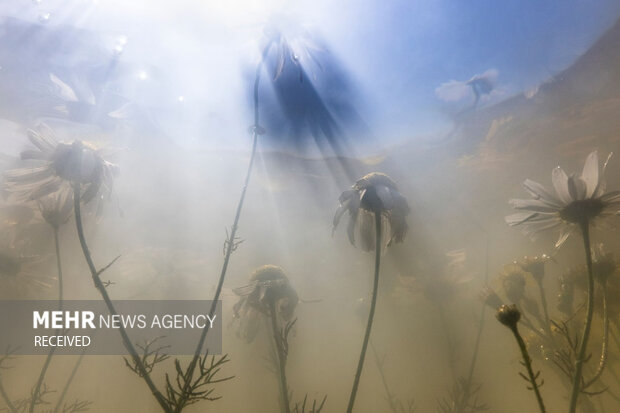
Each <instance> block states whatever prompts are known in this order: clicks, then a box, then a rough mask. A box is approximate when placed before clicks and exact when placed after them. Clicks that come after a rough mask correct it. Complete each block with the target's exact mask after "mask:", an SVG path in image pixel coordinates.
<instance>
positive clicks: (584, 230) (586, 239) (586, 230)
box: [568, 219, 594, 413]
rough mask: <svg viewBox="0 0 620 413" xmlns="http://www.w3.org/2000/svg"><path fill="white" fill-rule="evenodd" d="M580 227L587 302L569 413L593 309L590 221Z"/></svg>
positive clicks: (574, 403) (577, 389) (574, 408)
mask: <svg viewBox="0 0 620 413" xmlns="http://www.w3.org/2000/svg"><path fill="white" fill-rule="evenodd" d="M580 227H581V235H582V238H583V246H584V249H585V253H586V264H587V267H588V303H587V306H586V319H585V322H584V327H583V334H582V336H581V341H580V343H579V352H578V353H577V360H576V361H575V377H574V378H573V388H572V392H571V397H570V407H569V410H568V411H569V413H575V412H576V411H577V399H578V398H579V393H581V390H582V387H581V384H582V383H581V382H582V378H581V374H582V371H583V362H584V359H585V357H586V350H587V347H588V339H589V338H590V329H591V327H592V314H593V311H594V274H593V271H592V251H591V249H590V223H589V222H588V220H587V219H586V220H583V221H582V222H581V223H580Z"/></svg>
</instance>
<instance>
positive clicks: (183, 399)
mask: <svg viewBox="0 0 620 413" xmlns="http://www.w3.org/2000/svg"><path fill="white" fill-rule="evenodd" d="M270 47H271V42H270V43H269V44H268V45H267V46H266V47H265V50H264V51H263V55H262V58H261V60H260V62H259V64H258V66H257V67H256V75H255V78H254V130H253V132H252V152H251V155H250V162H249V164H248V170H247V172H246V175H245V181H244V184H243V189H242V190H241V197H240V198H239V203H238V204H237V211H236V213H235V219H234V221H233V225H232V227H231V228H230V235H229V237H228V240H227V242H226V254H225V256H224V264H223V265H222V270H221V272H220V278H219V280H218V283H217V288H216V290H215V295H214V296H213V301H212V302H211V308H210V310H209V316H210V317H213V315H214V314H215V310H216V308H217V301H218V300H219V299H220V295H221V293H222V288H223V286H224V279H225V278H226V271H227V270H228V264H229V262H230V256H231V254H232V252H233V251H234V246H235V236H236V235H237V229H238V227H239V219H240V218H241V210H242V209H243V202H244V201H245V194H246V192H247V189H248V185H249V183H250V176H251V175H252V168H253V166H254V159H255V157H256V147H257V144H258V136H259V131H258V126H259V125H258V121H259V112H258V86H259V82H260V73H261V70H262V67H263V62H264V61H265V57H266V56H267V52H268V51H269V48H270ZM208 331H209V329H208V325H207V326H205V328H204V329H203V330H202V333H201V335H200V339H199V340H198V344H197V345H196V350H195V351H194V356H193V358H192V360H191V362H190V363H189V366H188V367H187V370H186V372H185V375H184V383H185V385H184V387H183V393H182V395H181V396H180V398H179V400H178V403H177V406H176V408H175V409H174V412H175V413H179V412H181V411H182V410H183V408H184V407H185V404H186V403H187V400H188V397H189V395H190V394H189V393H188V392H189V386H190V384H191V382H192V378H193V376H194V370H195V369H196V365H197V363H198V359H199V358H200V354H202V348H203V347H204V343H205V341H206V339H207V333H208Z"/></svg>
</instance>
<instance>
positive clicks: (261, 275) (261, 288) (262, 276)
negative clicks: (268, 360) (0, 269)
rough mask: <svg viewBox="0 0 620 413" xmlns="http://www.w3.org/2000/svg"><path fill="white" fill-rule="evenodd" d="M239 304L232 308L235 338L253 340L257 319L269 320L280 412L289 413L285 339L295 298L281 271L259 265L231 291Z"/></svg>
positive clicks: (278, 268) (289, 330)
mask: <svg viewBox="0 0 620 413" xmlns="http://www.w3.org/2000/svg"><path fill="white" fill-rule="evenodd" d="M233 291H234V293H235V294H237V295H238V296H239V301H237V303H236V304H235V306H234V307H233V311H234V318H235V319H237V320H238V321H239V332H238V334H239V336H240V337H242V338H244V339H246V340H247V341H248V342H250V341H252V340H254V338H255V337H256V334H257V332H258V329H259V326H260V324H261V320H263V319H264V317H268V318H269V322H270V329H271V333H272V337H273V340H272V343H273V345H274V347H275V348H274V353H275V354H274V358H273V362H274V364H275V367H276V370H277V375H278V379H279V382H280V383H279V389H280V407H281V408H280V410H281V411H282V412H284V413H290V411H291V403H290V399H289V387H288V383H287V379H286V362H287V359H288V349H289V342H288V337H289V334H290V332H291V329H292V328H293V326H294V325H295V322H296V321H297V319H295V318H293V317H294V314H295V309H296V308H297V304H298V302H299V296H298V295H297V292H296V291H295V289H294V288H293V287H292V286H291V284H290V282H289V279H288V277H287V276H286V274H285V273H284V270H283V269H282V268H280V267H278V266H277V265H263V266H262V267H259V268H257V269H256V270H255V271H254V272H253V273H252V275H251V276H250V280H249V283H248V284H247V285H245V286H243V287H238V288H235V289H234V290H233Z"/></svg>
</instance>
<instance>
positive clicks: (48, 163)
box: [4, 130, 117, 202]
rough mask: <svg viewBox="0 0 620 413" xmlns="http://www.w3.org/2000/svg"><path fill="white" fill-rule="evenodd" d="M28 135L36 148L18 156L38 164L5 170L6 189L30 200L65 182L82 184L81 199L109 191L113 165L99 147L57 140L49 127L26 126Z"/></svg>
mask: <svg viewBox="0 0 620 413" xmlns="http://www.w3.org/2000/svg"><path fill="white" fill-rule="evenodd" d="M28 138H29V139H30V142H32V144H33V145H34V146H36V149H28V150H25V151H23V152H22V153H21V158H22V159H23V160H34V161H38V166H35V167H24V168H18V169H12V170H9V171H6V172H5V173H4V181H5V189H6V191H7V192H9V193H12V194H15V195H16V196H17V197H18V199H20V200H22V201H32V200H36V199H39V198H41V197H43V196H45V195H49V194H52V193H54V192H57V191H59V190H60V189H61V187H62V185H63V183H65V182H71V183H76V182H79V183H81V184H82V185H84V187H85V190H84V192H83V193H82V197H81V198H82V201H84V202H89V201H91V200H93V199H94V198H95V197H96V196H98V195H100V194H102V193H110V192H111V190H112V182H113V175H114V174H115V172H116V171H117V166H116V165H114V164H112V163H110V162H108V161H106V160H104V159H103V157H102V154H101V150H98V149H95V148H94V147H92V146H91V145H89V144H87V143H84V142H82V141H74V142H72V143H64V142H58V141H57V140H56V138H55V137H54V135H53V133H52V132H51V130H48V131H47V132H46V133H45V135H43V134H41V133H39V132H36V131H34V130H29V131H28ZM78 159H79V160H80V163H79V164H78Z"/></svg>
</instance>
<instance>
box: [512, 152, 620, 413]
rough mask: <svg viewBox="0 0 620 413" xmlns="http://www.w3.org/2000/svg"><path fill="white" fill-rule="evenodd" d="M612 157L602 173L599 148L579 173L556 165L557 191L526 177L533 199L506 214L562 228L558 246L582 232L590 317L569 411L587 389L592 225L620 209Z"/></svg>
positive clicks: (528, 225) (531, 224)
mask: <svg viewBox="0 0 620 413" xmlns="http://www.w3.org/2000/svg"><path fill="white" fill-rule="evenodd" d="M610 156H611V155H610ZM608 161H609V157H608V158H607V161H606V162H605V163H604V165H603V168H602V173H599V161H598V153H597V152H596V151H594V152H592V153H590V155H588V158H587V159H586V162H585V165H584V167H583V171H582V172H581V175H579V176H578V175H576V174H572V175H570V176H568V175H567V174H566V173H565V172H564V170H563V169H562V168H561V167H559V166H558V167H556V168H555V169H554V170H553V173H552V182H553V186H554V188H555V192H556V195H553V194H551V193H549V192H548V191H547V190H546V189H545V188H544V187H543V186H542V185H540V184H539V183H536V182H533V181H530V180H529V179H528V180H526V181H525V182H524V186H525V189H526V190H527V191H528V192H529V193H530V195H532V197H533V199H513V200H511V204H512V206H513V207H514V208H515V209H518V210H521V211H522V212H519V213H517V214H514V215H510V216H508V217H506V222H507V223H508V224H509V225H511V226H521V227H523V228H524V230H525V232H526V233H528V234H530V235H535V234H536V233H538V232H541V231H545V230H549V229H561V230H562V232H561V235H560V238H559V239H558V241H557V243H556V247H559V246H561V245H562V244H563V243H564V241H566V239H567V238H568V237H569V235H570V234H571V233H572V232H573V231H574V230H575V228H577V229H579V231H580V232H581V237H582V240H583V246H584V251H585V256H586V266H587V270H588V271H587V272H588V280H587V285H588V298H587V303H586V318H585V321H584V327H583V330H582V334H581V340H580V341H579V349H578V351H577V359H576V362H575V372H574V377H573V386H572V390H571V395H570V407H569V413H575V411H576V410H577V401H578V398H579V394H580V393H581V392H582V390H583V388H582V372H583V364H584V361H585V358H586V352H587V347H588V340H589V338H590V330H591V327H592V315H593V311H594V274H593V269H592V249H591V242H590V227H591V224H592V222H593V221H594V220H596V219H599V218H602V217H606V216H611V215H618V214H619V213H620V191H611V192H605V191H606V183H605V178H604V174H605V169H606V167H607V163H608Z"/></svg>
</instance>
